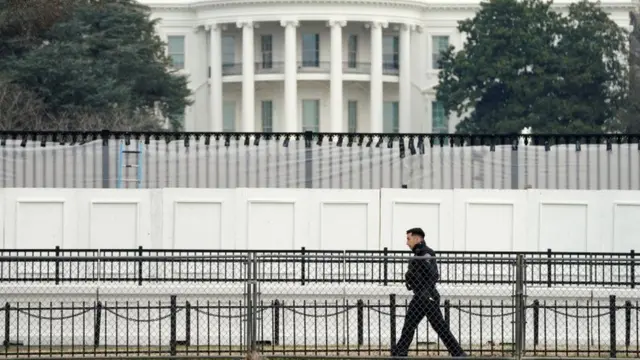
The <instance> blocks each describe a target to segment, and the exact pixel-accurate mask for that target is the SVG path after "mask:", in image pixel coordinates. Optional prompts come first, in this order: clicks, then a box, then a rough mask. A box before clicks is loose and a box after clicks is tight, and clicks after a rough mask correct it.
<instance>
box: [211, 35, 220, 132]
mask: <svg viewBox="0 0 640 360" xmlns="http://www.w3.org/2000/svg"><path fill="white" fill-rule="evenodd" d="M208 28H209V37H210V39H209V40H210V41H209V46H210V48H209V67H210V68H211V78H210V79H209V109H210V113H209V118H210V120H209V131H215V132H220V131H222V28H221V27H220V25H218V24H212V25H209V26H208Z"/></svg>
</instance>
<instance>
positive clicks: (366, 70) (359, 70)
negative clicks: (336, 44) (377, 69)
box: [342, 61, 371, 75]
mask: <svg viewBox="0 0 640 360" xmlns="http://www.w3.org/2000/svg"><path fill="white" fill-rule="evenodd" d="M342 72H343V73H345V74H365V75H369V74H371V63H369V62H359V61H345V62H343V63H342Z"/></svg>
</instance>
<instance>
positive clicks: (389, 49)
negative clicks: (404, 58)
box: [382, 35, 400, 69]
mask: <svg viewBox="0 0 640 360" xmlns="http://www.w3.org/2000/svg"><path fill="white" fill-rule="evenodd" d="M399 46H400V40H399V38H398V37H397V36H394V35H386V36H384V37H383V38H382V61H383V67H384V68H385V69H398V67H399V65H400V61H399V55H400V48H399Z"/></svg>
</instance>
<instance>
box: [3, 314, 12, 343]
mask: <svg viewBox="0 0 640 360" xmlns="http://www.w3.org/2000/svg"><path fill="white" fill-rule="evenodd" d="M10 311H11V305H9V303H8V302H7V303H5V304H4V342H3V344H4V349H5V351H9V345H10V344H11V318H10V316H9V312H10Z"/></svg>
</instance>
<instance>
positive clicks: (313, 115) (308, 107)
mask: <svg viewBox="0 0 640 360" xmlns="http://www.w3.org/2000/svg"><path fill="white" fill-rule="evenodd" d="M302 131H314V132H318V131H320V100H302Z"/></svg>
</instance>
